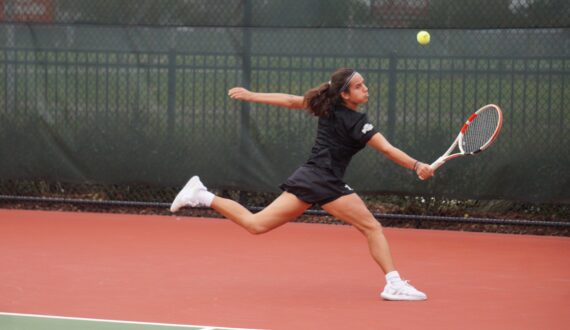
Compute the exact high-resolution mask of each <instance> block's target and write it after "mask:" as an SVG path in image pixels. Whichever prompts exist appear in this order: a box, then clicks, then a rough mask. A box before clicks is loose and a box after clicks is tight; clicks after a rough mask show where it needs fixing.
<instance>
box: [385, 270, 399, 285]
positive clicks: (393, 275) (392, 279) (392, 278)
mask: <svg viewBox="0 0 570 330" xmlns="http://www.w3.org/2000/svg"><path fill="white" fill-rule="evenodd" d="M386 282H388V283H389V284H400V283H401V282H402V278H401V277H400V273H398V271H396V270H394V271H391V272H389V273H388V274H386Z"/></svg>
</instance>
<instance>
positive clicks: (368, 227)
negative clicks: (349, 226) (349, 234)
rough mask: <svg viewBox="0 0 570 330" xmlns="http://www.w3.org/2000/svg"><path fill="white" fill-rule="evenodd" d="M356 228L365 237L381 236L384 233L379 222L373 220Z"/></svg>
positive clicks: (368, 220)
mask: <svg viewBox="0 0 570 330" xmlns="http://www.w3.org/2000/svg"><path fill="white" fill-rule="evenodd" d="M357 228H358V230H360V231H361V232H362V233H363V234H364V235H366V236H370V235H378V234H383V232H384V231H383V229H382V225H381V224H380V222H378V221H377V220H376V219H374V218H371V219H367V220H365V221H363V222H361V223H360V224H359V226H358V227H357Z"/></svg>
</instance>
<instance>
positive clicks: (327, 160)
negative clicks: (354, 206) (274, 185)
mask: <svg viewBox="0 0 570 330" xmlns="http://www.w3.org/2000/svg"><path fill="white" fill-rule="evenodd" d="M376 132H377V131H376V129H375V128H374V126H373V125H372V124H371V123H370V121H369V120H368V116H367V115H366V114H365V113H361V112H357V111H354V110H350V109H348V108H346V107H344V106H337V107H335V108H333V110H332V111H331V112H330V113H329V115H328V117H320V118H319V124H318V129H317V138H316V140H315V145H314V146H313V148H312V150H311V155H310V156H309V159H308V160H307V162H306V163H305V164H303V165H301V167H299V168H298V169H297V170H296V171H295V172H294V173H293V174H292V175H291V176H290V177H289V178H288V179H287V180H286V181H285V182H284V183H283V184H281V185H280V186H279V187H280V188H281V189H282V190H285V191H287V192H290V193H292V194H294V195H295V196H297V197H298V198H299V199H300V200H302V201H304V202H306V203H309V204H319V205H324V204H326V203H329V202H332V201H334V200H335V199H337V198H339V197H341V196H344V195H348V194H352V193H354V191H353V190H352V188H350V187H349V186H348V185H347V184H346V183H345V182H344V181H343V177H344V172H345V170H346V167H347V166H348V164H349V163H350V160H351V159H352V156H354V155H355V154H356V153H357V152H359V151H360V150H362V149H363V148H364V147H365V146H366V143H367V142H368V140H370V138H372V136H373V135H374V134H376Z"/></svg>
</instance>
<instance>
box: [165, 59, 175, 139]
mask: <svg viewBox="0 0 570 330" xmlns="http://www.w3.org/2000/svg"><path fill="white" fill-rule="evenodd" d="M175 101H176V51H175V50H174V49H172V48H171V49H170V51H169V52H168V100H167V102H168V103H167V119H166V129H167V132H168V135H169V136H170V137H172V136H173V135H174V120H175V116H176V113H175V111H174V106H175V103H176V102H175Z"/></svg>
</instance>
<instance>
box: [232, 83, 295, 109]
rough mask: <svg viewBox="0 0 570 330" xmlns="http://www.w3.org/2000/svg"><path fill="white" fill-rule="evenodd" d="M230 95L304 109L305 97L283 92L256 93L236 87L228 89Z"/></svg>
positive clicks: (257, 101)
mask: <svg viewBox="0 0 570 330" xmlns="http://www.w3.org/2000/svg"><path fill="white" fill-rule="evenodd" d="M228 95H229V96H230V97H231V98H232V99H234V100H241V101H246V102H253V103H261V104H268V105H274V106H278V107H285V108H289V109H303V108H304V106H303V97H302V96H298V95H291V94H283V93H256V92H251V91H249V90H247V89H245V88H243V87H234V88H232V89H230V90H229V91H228Z"/></svg>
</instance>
